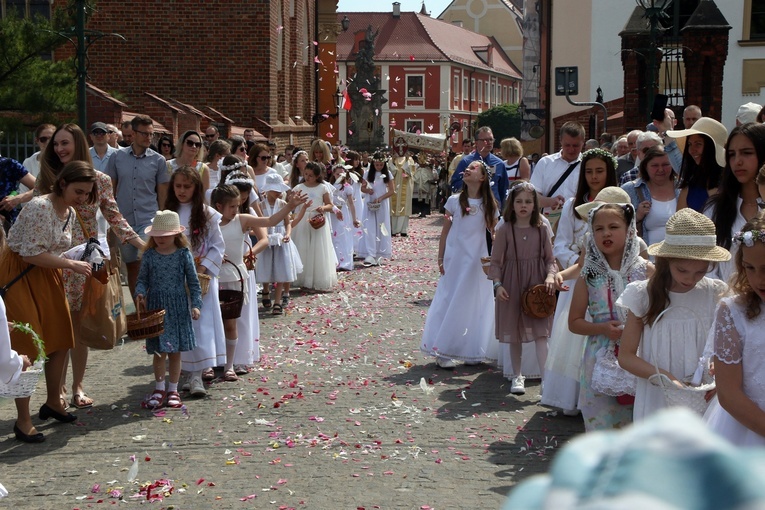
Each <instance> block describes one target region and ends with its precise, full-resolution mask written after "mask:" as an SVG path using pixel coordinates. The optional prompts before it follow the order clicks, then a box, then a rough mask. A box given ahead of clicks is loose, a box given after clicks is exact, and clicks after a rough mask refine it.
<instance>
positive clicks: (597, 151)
mask: <svg viewBox="0 0 765 510" xmlns="http://www.w3.org/2000/svg"><path fill="white" fill-rule="evenodd" d="M595 157H597V158H603V159H605V160H606V161H610V162H611V163H613V165H614V168H616V167H618V166H619V162H618V161H617V159H616V158H615V157H614V155H613V154H611V151H607V150H605V149H601V148H599V147H596V148H594V149H590V150H588V151H585V152H583V153H582V161H584V160H585V159H588V158H595Z"/></svg>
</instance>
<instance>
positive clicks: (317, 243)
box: [292, 162, 342, 291]
mask: <svg viewBox="0 0 765 510" xmlns="http://www.w3.org/2000/svg"><path fill="white" fill-rule="evenodd" d="M324 171H325V170H324V168H323V167H322V166H320V165H319V164H317V163H313V162H311V163H307V164H306V166H305V171H304V172H303V182H302V183H300V184H298V185H297V186H295V187H294V188H293V190H294V191H299V192H302V193H305V194H306V195H307V196H308V199H309V200H311V201H312V202H313V204H314V205H313V209H312V210H310V211H309V213H308V218H306V221H301V222H300V223H298V225H297V227H295V230H294V231H293V234H292V240H293V241H294V242H295V246H297V249H298V252H299V253H300V260H301V261H302V262H303V271H302V272H301V273H299V274H298V276H297V279H296V280H295V285H297V286H299V287H303V288H304V289H314V290H321V291H328V290H332V288H333V287H334V286H335V285H337V273H336V272H335V268H336V266H337V258H336V257H335V249H334V248H333V247H332V227H331V226H330V221H329V213H333V214H335V215H337V216H338V218H342V213H341V212H340V210H339V209H337V208H336V207H335V206H334V204H332V200H331V198H330V196H329V189H328V188H327V186H326V185H325V183H324V179H323V177H322V176H323V174H324ZM316 215H323V216H324V225H323V226H322V227H320V228H318V229H316V228H313V227H312V226H311V225H310V223H309V221H310V218H311V217H312V216H316Z"/></svg>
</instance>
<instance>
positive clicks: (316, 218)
mask: <svg viewBox="0 0 765 510" xmlns="http://www.w3.org/2000/svg"><path fill="white" fill-rule="evenodd" d="M326 221H327V220H325V219H324V214H323V213H319V214H315V215H313V216H311V217H310V218H309V219H308V224H309V225H311V226H312V227H313V228H315V229H316V230H319V229H320V228H321V227H323V226H324V223H326Z"/></svg>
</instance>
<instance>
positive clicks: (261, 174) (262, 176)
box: [245, 142, 279, 201]
mask: <svg viewBox="0 0 765 510" xmlns="http://www.w3.org/2000/svg"><path fill="white" fill-rule="evenodd" d="M245 147H246V145H245ZM248 162H249V163H250V166H251V167H252V174H253V177H254V180H255V186H256V188H257V189H258V190H260V189H262V188H263V186H264V185H265V184H266V175H269V174H277V175H279V172H277V171H276V170H274V169H273V168H271V167H269V166H268V164H269V163H270V162H271V151H270V150H269V148H268V145H266V144H264V143H261V142H258V143H256V144H255V145H253V146H252V148H251V149H250V157H249V160H248ZM258 193H260V191H258ZM260 199H261V201H262V200H265V197H263V196H260Z"/></svg>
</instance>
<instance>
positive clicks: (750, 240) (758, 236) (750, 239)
mask: <svg viewBox="0 0 765 510" xmlns="http://www.w3.org/2000/svg"><path fill="white" fill-rule="evenodd" d="M755 241H760V242H763V243H765V230H747V231H746V232H736V233H735V234H733V243H734V244H737V245H741V244H743V245H744V246H746V247H747V248H751V247H752V246H754V242H755Z"/></svg>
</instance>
